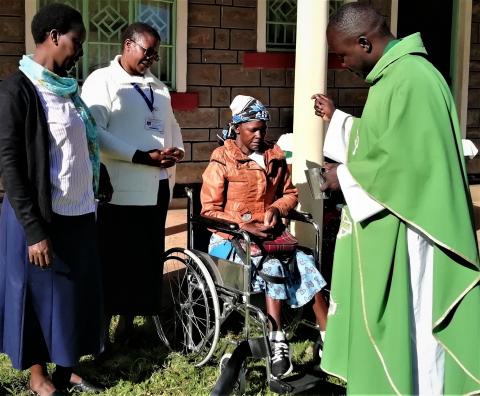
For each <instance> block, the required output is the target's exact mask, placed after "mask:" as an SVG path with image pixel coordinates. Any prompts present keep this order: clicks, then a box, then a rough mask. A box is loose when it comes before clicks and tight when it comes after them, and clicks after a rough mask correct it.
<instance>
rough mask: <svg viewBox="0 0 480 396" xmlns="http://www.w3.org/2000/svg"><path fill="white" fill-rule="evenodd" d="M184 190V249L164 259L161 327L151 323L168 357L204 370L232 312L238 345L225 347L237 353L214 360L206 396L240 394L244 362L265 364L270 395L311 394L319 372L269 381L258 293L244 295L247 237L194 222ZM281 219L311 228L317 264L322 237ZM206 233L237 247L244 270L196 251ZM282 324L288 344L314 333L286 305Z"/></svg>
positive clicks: (224, 224) (247, 288)
mask: <svg viewBox="0 0 480 396" xmlns="http://www.w3.org/2000/svg"><path fill="white" fill-rule="evenodd" d="M185 190H186V193H187V197H188V208H187V218H188V237H187V246H188V248H187V249H184V248H172V249H170V250H168V251H167V252H165V254H164V280H163V284H164V291H163V312H162V315H161V319H160V316H156V317H154V322H155V326H156V329H157V333H158V335H159V337H160V339H161V340H162V341H163V342H164V344H165V345H166V346H167V347H168V348H169V349H171V350H172V351H177V352H179V353H181V354H183V355H186V356H188V358H189V360H190V361H191V362H192V364H194V365H195V366H197V367H200V366H203V365H205V364H206V363H207V362H209V360H210V359H211V358H212V356H213V355H214V352H215V350H216V348H217V346H218V344H219V339H220V334H221V328H222V325H223V324H224V323H225V321H226V320H227V319H228V318H229V317H230V316H231V315H232V313H233V312H237V313H239V314H240V315H241V316H242V317H243V330H242V336H241V338H242V340H241V341H238V340H237V341H232V342H233V343H235V345H236V349H235V350H234V352H233V354H232V355H231V356H230V354H228V355H224V357H223V358H222V359H221V364H220V366H221V375H220V378H219V379H218V381H217V384H216V386H215V388H214V390H213V392H212V395H224V394H230V393H232V392H235V393H243V391H244V390H245V384H246V382H245V371H244V367H245V366H244V360H245V358H246V357H252V358H254V359H265V361H266V377H267V382H268V384H269V387H270V389H271V390H272V391H273V392H275V393H278V394H293V393H298V392H303V391H305V390H308V389H311V388H314V387H316V386H317V385H318V384H319V383H320V382H321V381H323V379H324V376H323V373H321V372H320V371H319V370H318V369H317V370H313V371H312V372H311V373H306V374H302V375H300V376H298V375H297V376H295V375H293V376H290V377H287V378H282V379H275V378H274V377H272V375H271V372H270V363H271V362H270V357H271V350H270V342H269V339H268V324H269V319H268V317H267V315H266V313H264V310H263V309H262V303H261V302H262V301H264V293H263V292H258V293H256V292H253V291H252V290H251V274H252V268H251V266H252V265H253V264H251V260H250V254H251V252H250V242H251V236H250V235H249V233H248V232H246V231H244V230H241V229H239V227H238V225H237V224H236V223H233V222H229V221H226V220H223V219H218V218H212V217H207V216H200V215H197V214H195V213H194V201H195V200H194V197H193V193H194V192H193V190H192V189H190V188H188V187H187V188H186V189H185ZM197 201H198V200H197ZM288 219H289V220H291V221H300V222H304V223H308V224H310V225H311V226H312V227H313V229H314V232H315V249H314V250H313V251H312V254H313V256H314V258H315V261H316V263H319V262H320V260H319V256H320V238H321V230H320V228H319V226H318V225H317V224H316V222H315V221H314V220H313V218H312V216H311V215H310V214H308V213H302V212H299V211H292V212H291V213H290V214H289V216H288ZM208 230H216V231H221V232H223V233H226V234H229V235H232V236H233V239H232V241H243V242H244V243H242V244H241V245H239V244H235V243H234V246H237V247H238V246H241V247H243V253H242V256H243V257H242V258H243V260H242V261H243V262H242V263H240V264H239V263H237V262H233V261H230V260H228V259H221V258H217V257H214V256H211V255H209V254H207V253H205V252H204V251H201V250H199V249H198V248H196V247H197V245H198V243H196V238H198V239H204V240H205V241H207V238H206V237H209V234H210V232H209V231H208ZM194 234H195V235H194ZM204 250H206V249H204ZM255 300H259V301H258V302H256V301H255ZM282 322H283V323H284V329H283V330H284V331H285V333H286V334H287V338H289V337H291V336H292V335H293V333H294V331H295V329H296V328H297V327H298V326H299V325H300V324H303V325H307V326H309V327H311V328H314V329H317V330H318V327H317V326H316V324H315V323H314V322H310V321H308V320H306V319H303V318H302V308H298V309H292V308H290V307H289V306H288V305H287V304H282Z"/></svg>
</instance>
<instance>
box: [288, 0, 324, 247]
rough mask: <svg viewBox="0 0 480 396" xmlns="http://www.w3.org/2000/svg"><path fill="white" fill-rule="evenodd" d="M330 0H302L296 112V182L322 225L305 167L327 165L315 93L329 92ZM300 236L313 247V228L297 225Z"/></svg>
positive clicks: (318, 202) (302, 203)
mask: <svg viewBox="0 0 480 396" xmlns="http://www.w3.org/2000/svg"><path fill="white" fill-rule="evenodd" d="M328 3H329V2H328V0H298V2H297V43H296V53H295V98H294V112H293V166H292V167H293V181H294V183H295V184H296V186H297V188H298V190H299V200H300V205H299V209H300V210H303V211H307V212H310V213H312V214H313V216H314V218H315V220H316V221H317V222H318V223H319V224H320V225H321V223H322V215H323V201H321V200H314V199H313V197H312V196H311V194H310V190H309V187H308V184H307V181H306V177H305V172H304V170H305V169H307V168H311V167H321V166H322V164H323V136H324V122H323V121H322V119H321V118H320V117H317V116H316V115H315V112H314V110H313V101H312V100H311V99H310V97H311V96H312V95H313V94H315V93H326V92H327V60H328V56H327V55H328V51H327V38H326V33H325V32H326V29H327V23H328V5H329V4H328ZM295 234H296V236H297V237H298V238H299V239H300V240H301V242H302V243H305V244H307V245H309V246H313V244H312V242H313V233H312V229H311V228H306V227H304V226H300V225H296V228H295Z"/></svg>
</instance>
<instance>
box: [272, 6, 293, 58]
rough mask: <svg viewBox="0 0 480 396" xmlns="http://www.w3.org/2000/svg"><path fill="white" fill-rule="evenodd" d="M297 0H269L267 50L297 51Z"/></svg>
mask: <svg viewBox="0 0 480 396" xmlns="http://www.w3.org/2000/svg"><path fill="white" fill-rule="evenodd" d="M296 31H297V0H267V51H278V50H281V51H295V41H296Z"/></svg>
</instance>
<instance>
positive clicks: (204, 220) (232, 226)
mask: <svg viewBox="0 0 480 396" xmlns="http://www.w3.org/2000/svg"><path fill="white" fill-rule="evenodd" d="M190 221H193V222H194V223H198V224H202V225H204V226H205V227H207V228H215V229H216V230H218V231H224V232H228V233H232V231H237V230H238V229H239V227H238V224H237V223H234V222H233V221H229V220H225V219H220V218H218V217H213V216H205V215H193V216H191V217H190Z"/></svg>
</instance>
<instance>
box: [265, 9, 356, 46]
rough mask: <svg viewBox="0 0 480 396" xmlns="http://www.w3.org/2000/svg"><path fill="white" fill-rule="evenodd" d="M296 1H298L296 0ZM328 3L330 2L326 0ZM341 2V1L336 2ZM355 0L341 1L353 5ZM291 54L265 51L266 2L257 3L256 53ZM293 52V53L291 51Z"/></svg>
mask: <svg viewBox="0 0 480 396" xmlns="http://www.w3.org/2000/svg"><path fill="white" fill-rule="evenodd" d="M297 1H298V0H297ZM327 1H330V0H327ZM337 1H342V0H337ZM356 1H357V0H343V2H344V3H353V2H356ZM282 51H283V52H292V51H291V50H288V49H280V48H279V49H278V50H268V49H267V1H266V0H258V1H257V52H282ZM293 52H294V51H293Z"/></svg>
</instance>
